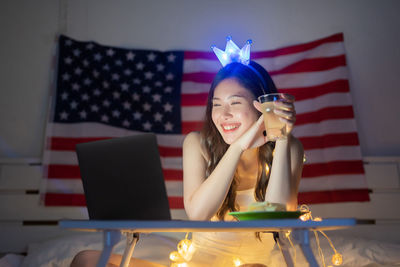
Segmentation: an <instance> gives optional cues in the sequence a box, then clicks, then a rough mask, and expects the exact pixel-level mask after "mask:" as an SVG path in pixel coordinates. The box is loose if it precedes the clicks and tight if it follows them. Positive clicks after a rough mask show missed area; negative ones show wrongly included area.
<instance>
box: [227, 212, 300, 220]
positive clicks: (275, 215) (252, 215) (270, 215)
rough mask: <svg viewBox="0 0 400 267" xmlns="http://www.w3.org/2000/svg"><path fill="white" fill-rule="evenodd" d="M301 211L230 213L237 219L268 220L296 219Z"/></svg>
mask: <svg viewBox="0 0 400 267" xmlns="http://www.w3.org/2000/svg"><path fill="white" fill-rule="evenodd" d="M303 213H304V212H301V211H232V212H229V214H230V215H232V216H234V217H235V218H236V219H238V220H239V221H250V220H269V219H298V218H299V217H300V216H301V215H302V214H303Z"/></svg>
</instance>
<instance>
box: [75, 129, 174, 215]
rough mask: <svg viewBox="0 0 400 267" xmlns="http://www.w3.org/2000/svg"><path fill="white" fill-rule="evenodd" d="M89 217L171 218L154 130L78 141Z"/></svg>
mask: <svg viewBox="0 0 400 267" xmlns="http://www.w3.org/2000/svg"><path fill="white" fill-rule="evenodd" d="M76 152H77V156H78V163H79V168H80V172H81V178H82V183H83V189H84V192H85V197H86V205H87V209H88V213H89V219H90V220H170V219H171V214H170V209H169V204H168V197H167V192H166V188H165V182H164V178H163V173H162V168H161V161H160V155H159V152H158V146H157V140H156V136H155V134H152V133H145V134H138V135H133V136H127V137H120V138H113V139H108V140H101V141H94V142H89V143H81V144H78V145H76Z"/></svg>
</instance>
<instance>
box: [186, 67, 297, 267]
mask: <svg viewBox="0 0 400 267" xmlns="http://www.w3.org/2000/svg"><path fill="white" fill-rule="evenodd" d="M257 72H258V73H257ZM261 79H264V81H262V80H261ZM264 87H267V88H264ZM275 92H277V89H276V87H275V85H274V83H273V81H272V79H271V78H270V76H269V75H268V73H267V71H266V70H265V69H264V68H263V67H261V66H260V65H259V64H257V63H255V62H250V67H249V66H247V65H244V64H241V63H230V64H228V65H226V66H225V67H224V68H222V69H221V70H220V71H219V72H218V74H217V75H216V77H215V79H214V81H213V83H212V86H211V89H210V92H209V95H208V102H207V109H206V117H205V122H204V126H203V129H202V131H201V132H200V133H197V132H192V133H190V134H188V135H187V137H186V138H185V141H184V144H183V176H184V205H185V210H186V213H187V215H188V217H189V219H191V220H212V221H215V220H233V218H232V217H231V216H230V215H228V212H230V211H246V210H247V207H248V205H249V204H251V203H252V202H256V201H258V202H260V201H268V202H270V203H279V204H282V205H285V206H286V208H287V210H291V211H293V210H296V208H297V193H298V185H299V181H300V176H301V171H302V167H303V147H302V145H301V143H300V142H299V141H298V140H297V139H296V138H295V137H293V136H292V135H291V130H292V128H293V125H294V122H295V119H296V113H295V109H294V105H293V101H290V100H289V99H285V100H283V101H279V102H275V103H274V106H275V113H276V114H277V115H278V116H279V118H280V119H281V120H282V121H284V122H285V123H286V128H287V129H286V130H287V136H286V137H285V138H281V139H278V140H277V141H276V142H270V140H268V138H267V137H266V134H265V126H264V121H263V116H262V115H261V105H260V103H259V102H258V101H256V99H257V97H258V96H260V95H263V94H265V93H275ZM256 236H258V237H259V238H257V237H256ZM273 245H274V241H273V238H272V234H268V233H263V234H255V233H194V234H193V247H194V252H193V255H192V259H191V260H190V261H189V262H188V264H189V266H238V265H240V264H244V265H243V266H249V264H250V265H251V264H253V265H254V266H260V264H267V262H268V251H270V250H271V249H272V247H273Z"/></svg>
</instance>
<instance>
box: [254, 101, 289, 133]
mask: <svg viewBox="0 0 400 267" xmlns="http://www.w3.org/2000/svg"><path fill="white" fill-rule="evenodd" d="M282 97H283V98H281V99H279V100H276V101H274V113H275V114H276V115H277V116H278V117H279V120H281V121H282V122H284V123H285V124H286V135H289V134H290V133H291V132H292V130H293V126H294V124H295V122H296V110H295V107H294V98H292V97H290V98H289V97H286V95H285V94H282ZM253 105H254V107H255V108H256V109H257V110H258V111H260V112H263V110H262V106H261V103H260V102H258V101H256V100H254V101H253Z"/></svg>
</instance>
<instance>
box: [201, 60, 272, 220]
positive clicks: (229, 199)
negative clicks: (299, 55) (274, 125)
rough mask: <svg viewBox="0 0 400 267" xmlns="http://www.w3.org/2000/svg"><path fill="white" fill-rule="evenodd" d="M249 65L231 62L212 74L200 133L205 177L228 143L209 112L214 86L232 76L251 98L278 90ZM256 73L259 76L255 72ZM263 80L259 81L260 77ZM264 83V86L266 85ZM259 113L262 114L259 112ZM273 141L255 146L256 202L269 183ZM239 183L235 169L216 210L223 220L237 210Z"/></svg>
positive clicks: (262, 72) (260, 69)
mask: <svg viewBox="0 0 400 267" xmlns="http://www.w3.org/2000/svg"><path fill="white" fill-rule="evenodd" d="M250 64H251V66H252V68H249V67H247V66H245V65H243V64H240V63H231V64H228V65H226V66H225V67H224V68H222V69H221V70H220V71H219V72H218V73H217V75H216V76H215V78H214V80H213V83H212V84H211V88H210V91H209V93H208V99H207V107H206V114H205V119H204V123H203V128H202V130H201V132H200V134H201V141H202V145H203V147H204V148H205V152H206V154H207V156H208V158H209V160H208V163H207V169H206V177H208V176H209V175H210V174H211V173H212V172H213V170H214V169H215V167H216V166H217V165H218V163H219V161H220V160H221V158H222V156H223V155H224V154H225V152H226V151H227V149H228V147H229V145H228V144H226V143H225V141H224V140H223V138H222V136H221V134H220V133H219V132H218V129H217V128H216V126H215V125H214V123H213V121H212V118H211V113H212V99H213V97H214V91H215V88H216V87H217V86H218V84H219V83H220V82H222V81H223V80H225V79H235V80H236V81H237V82H238V83H239V84H240V85H241V86H243V87H244V88H246V89H247V90H249V91H250V92H251V93H252V95H253V96H254V99H256V98H257V97H258V96H260V95H263V94H267V93H276V92H277V89H276V86H275V84H274V82H273V81H272V79H271V77H270V76H269V74H268V72H267V71H266V70H265V69H264V68H263V67H262V66H260V65H259V64H257V63H255V62H253V61H252V62H251V63H250ZM256 71H257V72H258V73H259V75H258V74H257V73H255V72H256ZM261 78H262V79H264V81H261V80H260V79H261ZM265 86H266V87H267V88H265ZM260 115H261V113H260ZM274 146H275V144H274V143H272V142H268V143H267V144H264V145H263V146H261V147H259V148H258V174H257V183H256V187H255V191H254V196H255V199H256V200H257V201H264V200H265V192H266V189H267V186H268V181H269V175H270V172H269V171H266V169H267V170H270V169H271V164H272V150H273V148H274ZM238 183H239V177H238V174H237V172H235V174H234V177H233V180H232V183H231V186H230V188H229V191H228V194H227V196H226V197H225V200H224V201H223V203H222V205H221V207H220V208H219V210H218V211H217V214H216V215H217V217H218V219H220V220H224V217H225V214H226V213H227V212H229V211H237V210H238V207H237V206H236V204H235V203H236V201H235V200H236V191H237V187H238Z"/></svg>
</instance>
